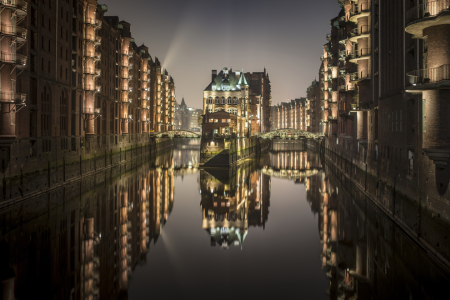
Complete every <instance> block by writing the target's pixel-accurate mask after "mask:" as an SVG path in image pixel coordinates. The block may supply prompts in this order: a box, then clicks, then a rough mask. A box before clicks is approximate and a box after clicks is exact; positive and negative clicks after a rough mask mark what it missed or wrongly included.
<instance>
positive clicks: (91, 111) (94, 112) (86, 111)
mask: <svg viewBox="0 0 450 300" xmlns="http://www.w3.org/2000/svg"><path fill="white" fill-rule="evenodd" d="M100 111H101V110H100V108H85V109H84V110H83V114H87V115H99V114H100Z"/></svg>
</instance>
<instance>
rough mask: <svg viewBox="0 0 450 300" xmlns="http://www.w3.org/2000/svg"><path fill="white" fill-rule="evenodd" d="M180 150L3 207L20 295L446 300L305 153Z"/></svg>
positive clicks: (396, 235) (427, 268)
mask: <svg viewBox="0 0 450 300" xmlns="http://www.w3.org/2000/svg"><path fill="white" fill-rule="evenodd" d="M198 161H199V151H198V149H197V148H196V147H193V146H185V147H181V146H178V147H177V148H176V149H173V151H167V152H166V153H164V154H163V155H161V156H159V157H157V158H156V159H154V160H152V161H151V162H149V163H148V164H144V165H141V166H135V165H131V166H128V167H123V168H122V169H120V170H112V171H110V172H109V173H108V172H105V173H104V174H98V175H96V176H93V177H90V178H86V179H85V180H83V181H81V182H78V183H74V184H72V185H68V186H66V187H64V188H61V189H58V190H54V191H51V192H48V193H44V194H41V195H40V196H38V197H36V198H33V199H28V200H25V201H23V202H21V203H18V204H17V205H14V206H11V207H7V208H4V209H3V210H2V211H0V220H1V224H0V225H1V229H2V230H1V234H0V241H1V251H2V256H1V259H2V262H1V266H2V268H1V269H2V271H1V272H2V274H1V275H2V279H4V281H3V283H4V284H3V290H4V292H5V293H9V294H10V295H12V294H14V296H15V297H16V298H17V299H29V298H30V297H35V295H36V293H39V295H41V296H42V297H44V298H46V299H115V298H117V299H127V298H129V299H148V298H151V297H162V298H167V299H173V298H175V297H177V298H178V297H183V298H184V297H187V296H191V295H195V296H196V297H200V298H206V297H213V298H219V299H221V298H227V299H228V298H236V299H243V298H248V297H252V298H256V297H258V298H267V297H283V298H294V297H297V298H301V299H337V298H339V299H350V298H352V297H354V298H352V299H358V298H359V299H371V298H373V299H389V298H390V299H423V298H428V299H442V298H441V296H442V293H443V292H444V288H445V286H447V285H448V283H449V280H448V278H449V277H448V274H446V273H445V272H444V271H443V270H441V268H440V267H439V266H437V265H435V263H434V262H433V260H432V259H431V258H430V257H429V256H427V255H426V253H424V252H423V251H422V250H420V249H419V248H418V247H417V246H416V245H415V244H414V243H413V242H411V241H410V240H409V239H408V237H407V236H406V235H405V234H404V233H403V232H402V231H401V230H399V229H398V228H397V227H396V226H395V224H393V223H392V222H391V221H390V219H389V218H387V217H386V216H385V215H383V214H382V213H381V212H380V211H379V210H378V209H377V208H376V207H375V205H373V204H372V203H371V202H370V200H368V199H366V198H365V197H363V196H362V195H361V194H360V193H359V192H358V191H357V190H356V189H355V188H354V187H353V186H352V185H351V184H348V183H346V182H345V181H340V180H339V179H340V178H342V177H340V176H339V174H338V173H336V172H335V171H334V169H333V168H332V167H330V166H328V165H327V164H325V163H324V162H323V161H321V159H320V157H319V156H318V155H317V154H315V153H314V152H311V151H306V150H305V151H278V152H271V153H270V154H269V155H266V156H264V157H261V158H258V159H253V160H248V161H246V162H245V163H243V164H241V165H239V166H238V167H235V168H232V169H230V170H228V169H206V170H205V169H198V168H197V165H198Z"/></svg>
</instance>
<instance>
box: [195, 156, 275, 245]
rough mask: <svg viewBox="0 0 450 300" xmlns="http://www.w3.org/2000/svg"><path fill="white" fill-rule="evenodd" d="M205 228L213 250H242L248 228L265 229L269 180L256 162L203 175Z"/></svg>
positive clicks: (203, 220) (211, 171) (202, 193)
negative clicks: (258, 168)
mask: <svg viewBox="0 0 450 300" xmlns="http://www.w3.org/2000/svg"><path fill="white" fill-rule="evenodd" d="M200 187H201V209H202V216H203V217H202V228H203V229H205V230H206V231H207V232H208V233H209V234H210V236H211V246H216V244H219V245H220V246H221V247H222V248H225V249H227V248H228V247H229V246H231V245H234V246H240V247H241V249H242V244H243V243H244V241H245V238H246V237H247V235H248V229H249V226H262V227H263V228H264V227H265V224H266V221H267V218H268V215H269V206H270V177H269V176H267V175H263V174H262V173H261V172H259V171H258V170H257V166H256V164H255V162H253V161H252V162H246V163H244V164H242V165H240V166H238V167H236V168H232V169H208V170H201V171H200Z"/></svg>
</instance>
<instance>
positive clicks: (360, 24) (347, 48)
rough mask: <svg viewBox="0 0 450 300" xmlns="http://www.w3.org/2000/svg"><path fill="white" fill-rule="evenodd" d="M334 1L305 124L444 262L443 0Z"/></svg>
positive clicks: (447, 78) (447, 76)
mask: <svg viewBox="0 0 450 300" xmlns="http://www.w3.org/2000/svg"><path fill="white" fill-rule="evenodd" d="M338 3H339V5H340V6H341V11H340V13H339V14H338V16H337V17H335V18H333V19H332V20H331V21H330V28H331V31H330V33H329V34H327V36H326V39H327V43H326V44H324V46H323V53H322V57H321V60H322V64H321V66H320V69H319V73H318V75H319V87H320V92H319V99H320V100H319V101H320V106H321V109H320V114H318V115H316V118H319V119H320V121H319V126H318V127H317V128H315V129H314V131H315V132H317V133H323V134H324V135H325V153H326V156H327V157H329V158H330V159H331V160H332V161H334V162H335V163H336V164H337V165H338V166H339V167H340V168H341V169H342V170H345V172H347V174H349V176H350V175H351V178H352V180H354V181H355V182H356V183H357V184H359V185H360V186H361V187H362V188H363V189H364V190H365V191H367V192H368V193H370V195H372V196H373V200H374V201H375V203H377V205H378V206H379V207H382V208H383V209H384V210H385V211H386V213H387V214H388V215H390V216H391V217H392V219H393V220H395V222H396V223H397V224H399V226H401V227H402V228H403V229H404V230H405V231H406V232H409V234H410V236H411V237H412V238H413V239H415V240H416V241H417V242H418V243H420V244H421V245H423V246H424V247H425V248H427V249H429V250H430V251H433V252H437V253H439V255H441V259H442V260H444V261H445V262H446V263H447V264H448V261H450V252H449V251H450V250H449V248H450V244H449V242H448V240H447V239H446V235H445V234H444V233H443V232H445V231H446V228H447V227H446V225H444V224H447V223H448V222H449V221H450V214H449V213H447V212H448V211H449V210H450V202H449V200H450V191H449V189H448V186H449V179H448V178H449V176H448V172H449V170H450V167H449V166H448V162H449V160H450V146H449V141H450V133H449V131H448V130H447V129H446V124H445V121H444V120H445V118H444V115H445V114H447V112H448V107H447V106H448V101H447V100H448V99H449V92H448V91H449V89H448V87H449V86H450V71H449V70H450V68H449V67H448V66H449V63H450V56H449V55H448V53H450V50H449V49H450V48H449V47H450V46H449V43H448V41H447V40H448V39H449V38H448V34H446V32H448V30H449V29H450V21H449V18H448V14H449V9H448V7H449V2H448V1H447V0H437V1H428V0H426V1H422V0H418V1H406V0H401V1H388V0H378V1H377V0H357V1H349V0H338ZM309 92H311V93H313V92H312V90H310V89H308V93H309ZM314 96H315V99H316V100H315V101H317V93H316V92H314ZM310 97H311V96H310V95H309V94H308V100H310V99H311V98H310ZM316 107H317V106H316ZM316 124H317V123H316ZM314 126H315V125H314ZM312 128H313V127H311V129H312ZM393 191H394V192H393ZM411 211H415V212H416V213H415V214H411V213H410V212H411ZM417 216H419V217H417Z"/></svg>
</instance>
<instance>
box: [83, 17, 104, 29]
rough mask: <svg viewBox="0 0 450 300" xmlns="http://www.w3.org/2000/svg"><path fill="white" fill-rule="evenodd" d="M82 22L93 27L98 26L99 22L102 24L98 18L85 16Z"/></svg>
mask: <svg viewBox="0 0 450 300" xmlns="http://www.w3.org/2000/svg"><path fill="white" fill-rule="evenodd" d="M84 23H85V24H87V25H91V26H94V27H100V26H101V24H102V23H101V22H100V20H97V19H95V18H86V19H85V20H84Z"/></svg>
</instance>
